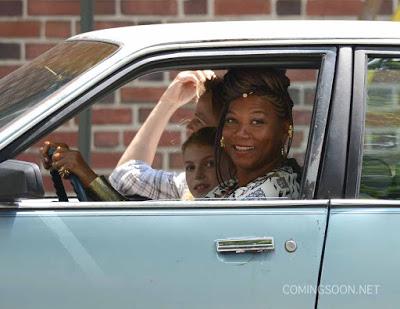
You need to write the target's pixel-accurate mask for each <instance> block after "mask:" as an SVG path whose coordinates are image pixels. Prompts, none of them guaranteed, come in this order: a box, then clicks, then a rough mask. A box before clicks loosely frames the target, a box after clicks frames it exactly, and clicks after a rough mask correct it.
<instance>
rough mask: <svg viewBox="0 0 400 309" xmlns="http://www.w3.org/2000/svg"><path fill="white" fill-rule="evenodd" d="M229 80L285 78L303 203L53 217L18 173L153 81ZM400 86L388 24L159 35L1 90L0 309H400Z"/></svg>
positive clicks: (73, 209) (238, 25) (283, 25)
mask: <svg viewBox="0 0 400 309" xmlns="http://www.w3.org/2000/svg"><path fill="white" fill-rule="evenodd" d="M233 67H274V68H280V69H284V70H286V71H287V73H288V76H289V77H290V78H291V80H292V86H291V87H292V90H291V93H292V96H293V99H294V101H295V111H294V126H295V130H296V131H295V132H301V133H298V135H299V136H297V138H298V142H297V144H296V143H294V152H293V153H292V155H293V156H295V157H296V158H297V159H298V160H299V162H301V163H302V166H303V172H302V182H301V199H299V200H290V199H284V198H281V199H276V198H275V199H264V200H247V201H233V200H195V201H172V200H171V201H166V200H163V201H156V200H150V201H124V202H81V201H78V200H77V199H74V198H72V199H70V201H69V202H59V201H57V200H56V199H55V198H54V197H51V196H49V197H45V196H44V187H43V182H42V173H47V172H46V171H43V170H42V172H41V171H40V170H39V168H38V166H37V165H36V164H34V163H29V162H24V161H21V160H16V158H17V159H18V158H21V157H23V154H24V153H26V152H28V151H29V149H31V148H32V146H33V145H35V144H36V143H37V142H38V141H39V140H40V139H42V138H43V137H45V136H46V135H47V134H49V133H51V132H52V131H54V130H56V129H57V128H58V127H60V126H62V125H63V124H64V123H65V122H66V121H67V122H68V121H72V122H73V120H70V119H72V118H73V117H74V116H75V115H77V114H78V113H79V112H80V111H81V110H83V109H84V108H85V107H87V106H89V105H91V104H94V105H93V106H96V105H97V104H100V105H101V104H103V102H102V98H104V97H107V95H109V94H110V93H112V92H117V93H119V94H118V95H116V96H115V97H116V98H117V99H119V98H120V94H121V93H122V92H123V89H126V88H127V87H128V88H130V89H135V87H137V85H140V81H141V80H142V81H143V77H144V76H154V74H159V75H158V76H164V77H165V76H167V75H168V76H169V75H171V76H174V74H176V72H177V71H180V70H187V69H213V70H227V69H230V68H233ZM160 72H161V75H160ZM144 80H146V79H144ZM137 81H139V82H137ZM147 82H148V83H152V81H151V78H148V79H147ZM399 85H400V24H397V23H391V22H353V21H345V22H341V21H338V22H324V21H279V22H278V21H273V22H264V21H255V22H217V23H192V24H165V25H148V26H138V27H126V28H119V29H109V30H102V31H95V32H91V33H84V34H81V35H78V36H75V37H72V38H70V39H68V40H66V41H65V42H64V43H62V44H59V45H57V46H56V47H54V48H53V49H51V50H50V51H48V52H47V53H45V54H43V55H42V56H40V57H39V58H37V59H35V60H34V61H33V62H32V63H30V64H28V65H26V66H24V67H22V68H20V69H18V70H17V71H15V72H13V73H11V74H10V75H9V76H6V77H5V78H3V79H2V80H0V125H1V128H0V161H1V162H2V163H1V164H0V179H1V188H0V199H1V201H2V202H1V203H0V248H1V250H0V278H1V280H0V291H1V292H0V307H1V308H7V309H11V308H24V307H29V308H42V309H44V308H110V307H113V308H132V307H133V308H231V309H233V308H297V309H300V308H321V309H324V308H363V309H366V308H394V307H396V305H397V303H399V302H400V287H399V286H398V285H397V280H398V277H399V274H400V268H399V261H400V249H398V248H397V247H396V246H397V244H398V237H397V236H398V235H400V203H398V202H397V201H395V199H396V198H397V197H398V196H399V194H400V187H399V186H400V182H399V179H400V178H399V177H400V165H399V164H400V160H399V159H400V156H399V150H400V149H399V144H400V142H399V139H400V120H399V115H400V114H399V113H400V86H399ZM124 87H125V88H124ZM126 92H127V91H125V93H126ZM124 103H127V102H124ZM128 104H129V102H128ZM137 106H141V105H140V104H139V105H135V107H134V109H135V111H136V112H139V110H138V107H137ZM175 125H176V124H175ZM182 134H184V133H182ZM164 163H165V162H164ZM164 167H165V165H164Z"/></svg>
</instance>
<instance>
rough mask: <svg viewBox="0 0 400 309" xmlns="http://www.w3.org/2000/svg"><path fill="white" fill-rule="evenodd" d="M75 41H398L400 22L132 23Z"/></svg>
mask: <svg viewBox="0 0 400 309" xmlns="http://www.w3.org/2000/svg"><path fill="white" fill-rule="evenodd" d="M71 39H72V40H76V39H84V40H100V41H107V42H115V43H117V44H119V45H123V46H126V47H128V48H132V49H133V50H136V51H137V50H138V49H140V48H145V47H149V46H152V45H160V44H166V43H169V44H174V43H183V42H210V41H214V42H217V41H220V42H221V41H222V42H223V41H236V40H238V41H243V40H267V41H268V42H269V43H270V44H274V42H277V43H278V42H281V41H285V43H286V44H288V43H289V44H298V43H299V42H304V43H307V44H310V43H315V44H327V43H341V44H346V43H348V44H357V43H359V44H365V43H367V42H368V43H369V44H383V43H385V44H388V43H393V44H399V43H400V23H397V22H390V21H329V20H313V21H310V20H307V21H305V20H304V21H302V20H298V21H294V20H285V21H228V22H227V21H220V22H194V23H174V24H157V25H143V26H131V27H122V28H112V29H106V30H98V31H93V32H88V33H83V34H80V35H77V36H75V37H73V38H71Z"/></svg>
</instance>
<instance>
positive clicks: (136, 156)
mask: <svg viewBox="0 0 400 309" xmlns="http://www.w3.org/2000/svg"><path fill="white" fill-rule="evenodd" d="M213 75H214V72H213V71H209V70H208V71H183V72H180V73H179V74H178V75H177V76H176V78H175V79H174V80H173V81H172V83H171V84H170V85H169V87H168V88H167V90H166V91H165V92H164V94H163V95H162V96H161V98H160V100H159V101H158V103H157V105H156V106H155V107H154V109H153V110H152V111H151V113H150V115H149V116H148V117H147V119H146V121H145V122H144V123H143V125H142V126H141V127H140V129H139V131H138V132H137V134H136V135H135V137H134V138H133V140H132V141H131V143H130V144H129V146H128V147H127V149H126V150H125V152H124V153H123V154H122V156H121V158H120V160H119V162H118V164H117V167H118V166H120V165H122V164H124V163H126V162H128V161H130V160H141V161H144V162H146V163H147V164H149V165H151V164H152V163H153V160H154V157H155V154H156V150H157V145H158V142H159V141H160V138H161V135H162V133H163V131H164V129H165V127H166V126H167V124H168V121H169V119H170V118H171V116H172V115H173V114H174V112H175V111H176V110H177V109H178V108H180V107H181V106H183V105H185V104H187V103H188V102H190V101H192V100H193V99H194V98H196V97H197V98H198V97H199V96H200V95H201V94H202V92H203V90H204V86H203V83H204V82H205V81H206V79H210V78H211V77H212V76H213Z"/></svg>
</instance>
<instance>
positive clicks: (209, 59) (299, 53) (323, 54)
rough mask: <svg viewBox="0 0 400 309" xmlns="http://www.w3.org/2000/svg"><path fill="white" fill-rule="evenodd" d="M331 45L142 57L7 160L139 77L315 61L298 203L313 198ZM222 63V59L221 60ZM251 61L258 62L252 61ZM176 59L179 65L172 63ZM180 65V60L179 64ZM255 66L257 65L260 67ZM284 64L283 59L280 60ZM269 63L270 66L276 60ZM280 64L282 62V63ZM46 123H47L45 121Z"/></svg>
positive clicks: (15, 146) (42, 126) (25, 140)
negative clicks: (167, 71)
mask: <svg viewBox="0 0 400 309" xmlns="http://www.w3.org/2000/svg"><path fill="white" fill-rule="evenodd" d="M336 52H337V48H336V47H335V46H284V47H281V46H265V45H264V46H246V44H245V43H244V46H241V47H238V46H235V47H231V48H201V49H196V50H183V51H182V50H176V49H172V50H170V51H163V52H161V53H155V54H151V55H148V56H147V57H143V58H142V59H141V60H140V61H132V62H131V63H130V64H128V65H126V66H125V67H124V68H122V69H120V70H119V71H117V72H115V73H114V74H113V75H112V76H110V77H109V78H108V79H105V80H103V81H102V82H99V83H98V84H96V85H95V86H93V87H92V88H90V89H89V90H87V91H86V92H85V93H83V94H82V95H80V96H79V97H78V98H76V99H75V100H74V101H72V102H71V103H70V104H68V106H66V107H65V108H63V109H62V110H59V111H58V113H54V114H52V115H50V116H49V117H48V118H47V119H45V120H44V121H43V122H41V123H39V124H38V125H37V126H36V128H35V131H34V133H33V134H32V133H30V134H29V135H28V134H24V135H22V136H21V137H20V138H19V139H18V141H19V143H18V142H16V141H14V142H13V143H12V144H10V145H9V147H8V148H10V147H11V151H10V149H7V150H8V151H9V152H8V153H7V154H8V155H10V154H11V155H13V156H15V155H16V154H18V153H19V152H21V151H23V150H24V149H26V148H28V147H29V146H30V145H31V144H33V143H34V141H37V140H39V139H40V138H41V137H43V136H45V135H46V134H48V133H50V132H51V131H52V130H54V129H55V128H57V127H58V126H59V125H61V123H62V122H64V121H65V120H66V119H69V118H72V117H73V116H74V115H76V114H77V113H78V112H79V111H81V110H83V109H84V108H86V107H87V106H89V105H91V104H93V103H95V102H96V101H97V100H98V99H100V97H102V96H104V95H106V94H107V93H108V92H109V91H112V90H115V89H117V88H119V87H120V86H122V85H123V84H125V83H126V82H128V81H131V80H132V79H134V78H137V77H139V76H141V75H143V74H145V73H146V74H147V73H151V72H153V71H159V70H163V69H176V68H179V69H184V68H186V67H187V68H191V69H193V68H196V67H199V68H200V67H205V66H207V67H209V68H214V67H215V68H218V67H224V66H246V65H249V64H251V65H254V64H257V63H261V64H263V65H266V64H268V62H267V60H268V58H269V60H270V61H271V59H272V58H273V57H275V58H276V59H282V58H285V57H286V58H290V57H292V58H293V59H291V60H290V61H291V62H294V58H296V57H297V58H298V59H300V58H302V57H303V58H308V57H311V56H313V57H320V59H321V64H320V67H319V74H318V79H317V84H316V86H317V88H316V94H315V102H318V104H315V102H314V107H313V113H312V120H311V124H310V133H309V137H308V143H307V150H306V154H305V160H304V169H303V177H302V184H301V188H302V191H301V192H302V195H301V197H300V198H301V199H313V198H314V194H315V189H316V186H317V177H318V173H319V168H320V162H321V156H322V149H323V143H324V137H325V128H326V126H327V119H328V117H327V116H328V111H329V106H330V98H331V92H332V87H333V79H334V73H335V66H336ZM227 58H228V59H227ZM257 59H258V61H259V62H257ZM177 60H179V63H178V64H177V63H176V62H177ZM183 60H185V61H183ZM260 61H261V62H260ZM286 62H288V60H286ZM271 63H274V64H276V60H274V61H273V62H272V61H271ZM284 63H285V60H284V59H283V60H282V64H284ZM49 119H51V121H49Z"/></svg>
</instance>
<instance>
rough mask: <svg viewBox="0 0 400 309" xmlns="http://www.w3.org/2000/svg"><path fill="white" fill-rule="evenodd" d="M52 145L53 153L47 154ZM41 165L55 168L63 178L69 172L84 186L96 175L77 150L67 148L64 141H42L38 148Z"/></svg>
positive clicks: (66, 176) (67, 175)
mask: <svg viewBox="0 0 400 309" xmlns="http://www.w3.org/2000/svg"><path fill="white" fill-rule="evenodd" d="M52 147H54V148H55V151H54V153H53V154H52V155H51V156H49V150H50V149H51V148H52ZM40 154H41V157H42V161H43V165H44V167H45V168H46V169H51V168H53V169H56V170H58V171H59V172H60V174H61V175H62V177H63V178H68V177H69V175H70V174H74V175H76V176H77V177H78V178H79V180H80V181H81V183H82V185H83V186H84V187H88V186H89V184H90V183H91V182H92V181H93V180H94V179H95V178H96V177H97V175H96V173H95V172H94V171H93V170H92V169H91V168H90V167H89V165H88V164H87V163H86V161H85V160H84V159H83V157H82V155H81V153H80V152H79V151H77V150H72V149H69V147H68V145H66V144H64V143H55V142H49V141H46V142H44V145H43V147H41V148H40Z"/></svg>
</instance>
